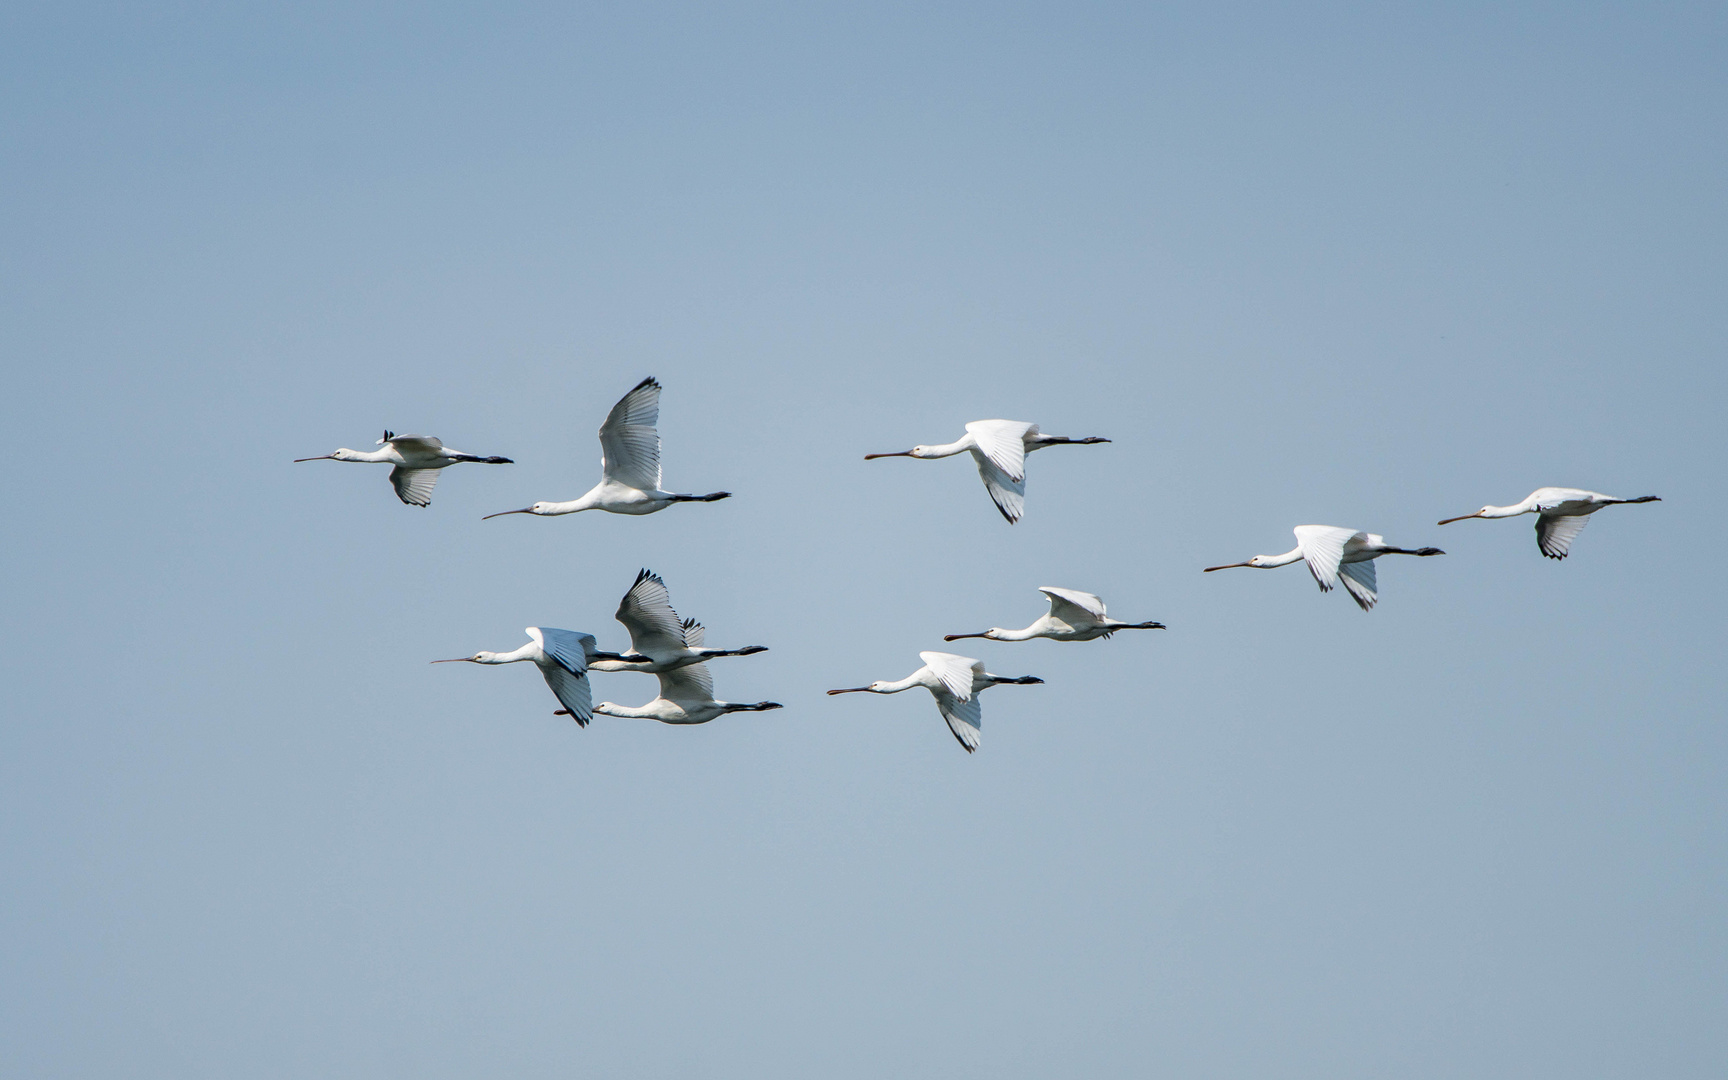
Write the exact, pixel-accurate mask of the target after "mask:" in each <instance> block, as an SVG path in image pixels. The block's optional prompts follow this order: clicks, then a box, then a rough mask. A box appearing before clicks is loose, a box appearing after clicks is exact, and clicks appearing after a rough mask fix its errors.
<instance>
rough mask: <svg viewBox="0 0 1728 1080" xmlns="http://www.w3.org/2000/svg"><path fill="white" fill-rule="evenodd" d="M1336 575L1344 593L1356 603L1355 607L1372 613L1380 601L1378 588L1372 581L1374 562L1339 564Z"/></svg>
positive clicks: (1370, 560)
mask: <svg viewBox="0 0 1728 1080" xmlns="http://www.w3.org/2000/svg"><path fill="white" fill-rule="evenodd" d="M1338 574H1339V580H1340V581H1341V582H1342V583H1343V585H1344V589H1345V591H1347V592H1348V593H1349V594H1350V598H1351V599H1352V600H1354V601H1356V606H1357V607H1359V608H1361V609H1362V610H1363V611H1372V610H1373V609H1374V605H1375V603H1376V602H1378V600H1379V599H1380V594H1379V586H1378V585H1376V584H1375V579H1374V578H1375V575H1374V560H1372V559H1367V560H1364V561H1363V562H1347V563H1341V564H1339V567H1338Z"/></svg>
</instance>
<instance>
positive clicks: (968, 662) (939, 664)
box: [918, 652, 984, 701]
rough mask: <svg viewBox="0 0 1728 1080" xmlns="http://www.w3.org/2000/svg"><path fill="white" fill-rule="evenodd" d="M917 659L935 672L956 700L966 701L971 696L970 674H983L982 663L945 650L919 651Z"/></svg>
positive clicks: (938, 679)
mask: <svg viewBox="0 0 1728 1080" xmlns="http://www.w3.org/2000/svg"><path fill="white" fill-rule="evenodd" d="M918 659H920V660H922V661H924V663H925V665H926V666H927V667H929V668H930V670H931V671H932V672H934V673H935V675H936V679H937V681H938V682H940V683H941V684H942V686H943V687H944V688H945V689H946V690H947V691H948V692H949V693H950V694H953V695H954V697H955V698H956V699H957V700H960V701H966V700H968V699H969V698H971V697H972V676H973V674H974V673H977V674H983V671H984V664H983V662H982V661H978V660H974V659H972V658H971V657H970V656H956V655H954V654H953V653H945V652H921V653H919V654H918Z"/></svg>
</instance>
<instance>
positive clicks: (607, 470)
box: [600, 376, 660, 491]
mask: <svg viewBox="0 0 1728 1080" xmlns="http://www.w3.org/2000/svg"><path fill="white" fill-rule="evenodd" d="M659 425H660V383H659V382H658V381H657V380H656V379H655V378H654V377H653V376H649V377H648V378H646V379H643V380H642V381H641V382H639V383H637V384H636V387H635V389H633V390H631V391H630V392H629V393H628V394H625V395H624V396H623V397H622V398H620V399H618V404H616V405H614V406H612V411H611V412H610V413H607V414H606V422H605V423H604V424H601V425H600V473H601V475H602V476H604V477H605V478H606V479H608V480H614V481H617V482H618V483H620V484H625V485H628V486H629V487H633V488H637V489H640V490H642V491H658V490H659V489H660V432H659V430H658V428H659Z"/></svg>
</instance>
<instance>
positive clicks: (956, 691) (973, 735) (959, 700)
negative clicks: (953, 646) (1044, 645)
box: [828, 652, 1044, 754]
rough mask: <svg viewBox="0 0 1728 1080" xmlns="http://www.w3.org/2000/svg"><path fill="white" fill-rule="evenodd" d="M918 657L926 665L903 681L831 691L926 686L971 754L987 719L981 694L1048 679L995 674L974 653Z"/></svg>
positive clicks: (885, 690)
mask: <svg viewBox="0 0 1728 1080" xmlns="http://www.w3.org/2000/svg"><path fill="white" fill-rule="evenodd" d="M918 659H920V660H922V661H924V666H923V667H921V668H919V669H918V670H917V671H914V672H913V673H912V674H910V675H908V676H906V677H905V678H904V679H901V680H900V681H899V682H881V681H878V682H873V683H871V684H870V685H869V686H853V687H848V688H846V689H843V690H830V691H828V693H829V695H830V696H833V695H834V694H865V693H869V694H898V693H899V692H900V691H902V690H910V689H912V688H913V687H914V686H922V687H923V688H924V689H926V690H928V691H930V693H931V695H932V696H933V697H935V699H936V708H937V709H938V710H939V711H940V712H941V713H942V719H944V720H946V721H948V730H949V731H952V732H953V733H954V738H956V739H958V740H959V741H960V745H961V746H962V747H964V748H965V750H966V752H967V753H968V754H970V753H972V752H973V751H974V750H976V749H978V736H979V731H978V729H979V728H980V727H981V726H983V722H984V714H983V710H981V709H980V708H979V706H978V695H979V694H981V693H983V692H984V691H986V690H988V689H990V688H991V687H992V686H1000V685H1002V684H1003V683H1012V684H1014V685H1016V686H1031V685H1033V684H1036V683H1042V682H1043V681H1044V680H1043V679H1040V678H1038V677H1037V676H1036V675H1022V676H1021V677H1019V678H1017V679H1014V678H1008V677H1007V676H1004V675H992V674H990V673H989V672H988V671H985V670H984V661H982V660H974V659H972V658H971V657H970V656H955V655H954V654H953V653H945V652H921V653H919V654H918Z"/></svg>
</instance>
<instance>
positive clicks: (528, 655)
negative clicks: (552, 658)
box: [480, 641, 540, 664]
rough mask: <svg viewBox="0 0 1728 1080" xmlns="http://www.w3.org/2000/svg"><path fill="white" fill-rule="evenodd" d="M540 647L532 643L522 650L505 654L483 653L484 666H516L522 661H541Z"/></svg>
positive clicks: (482, 661) (481, 660) (481, 661)
mask: <svg viewBox="0 0 1728 1080" xmlns="http://www.w3.org/2000/svg"><path fill="white" fill-rule="evenodd" d="M539 653H540V646H538V645H536V644H534V643H533V642H532V641H530V642H529V643H528V644H526V645H524V646H522V647H521V648H520V649H516V650H513V651H511V652H505V653H482V654H481V659H480V663H482V664H514V663H517V662H519V661H522V660H537V659H539Z"/></svg>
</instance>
